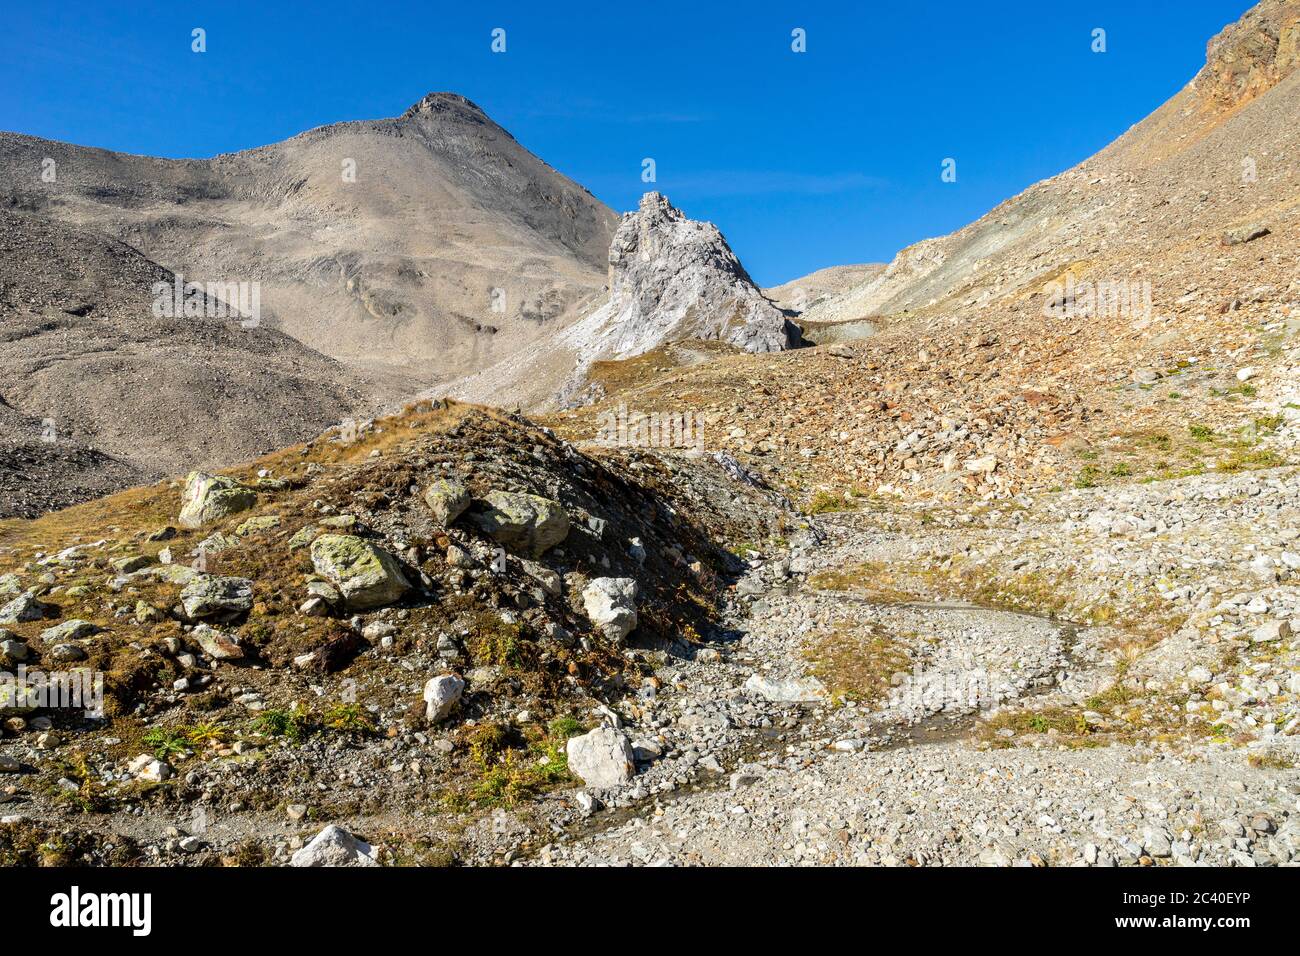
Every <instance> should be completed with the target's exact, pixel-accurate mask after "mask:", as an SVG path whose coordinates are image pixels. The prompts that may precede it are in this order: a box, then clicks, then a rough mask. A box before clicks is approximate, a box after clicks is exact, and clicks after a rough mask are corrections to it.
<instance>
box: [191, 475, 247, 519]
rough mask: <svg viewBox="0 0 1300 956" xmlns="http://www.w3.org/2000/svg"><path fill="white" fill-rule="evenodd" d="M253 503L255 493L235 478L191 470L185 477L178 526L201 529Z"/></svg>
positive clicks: (243, 509)
mask: <svg viewBox="0 0 1300 956" xmlns="http://www.w3.org/2000/svg"><path fill="white" fill-rule="evenodd" d="M256 504H257V494H256V493H255V492H254V491H253V490H252V489H251V488H246V487H244V486H243V485H241V484H240V483H239V482H237V481H235V479H233V478H227V477H226V476H225V475H209V474H207V473H206V472H202V471H192V472H190V473H189V475H188V476H186V478H185V491H184V493H183V494H182V495H181V513H180V518H179V520H178V523H179V524H180V526H181V527H183V528H201V527H203V525H205V524H208V523H209V522H212V521H219V520H220V519H222V518H225V517H228V516H229V515H233V514H238V513H239V512H241V511H247V510H248V509H249V508H252V507H253V506H254V505H256Z"/></svg>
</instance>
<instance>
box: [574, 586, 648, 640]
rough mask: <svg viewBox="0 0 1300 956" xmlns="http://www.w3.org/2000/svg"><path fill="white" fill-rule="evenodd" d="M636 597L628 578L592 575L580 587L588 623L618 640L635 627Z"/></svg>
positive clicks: (634, 587) (635, 590)
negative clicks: (585, 583)
mask: <svg viewBox="0 0 1300 956" xmlns="http://www.w3.org/2000/svg"><path fill="white" fill-rule="evenodd" d="M636 596H637V583H636V581H635V580H634V579H632V578H596V579H594V580H593V581H592V582H591V583H590V584H588V585H587V586H586V587H585V588H583V589H582V605H583V608H584V609H585V610H586V612H587V617H589V618H590V619H591V623H592V624H594V625H596V627H598V628H600V630H601V632H602V633H604V635H605V636H606V637H608V638H609V639H610V640H611V641H614V642H615V643H622V642H623V639H624V638H625V637H627V636H628V634H630V633H632V631H633V629H634V628H635V627H636Z"/></svg>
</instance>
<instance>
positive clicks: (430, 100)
mask: <svg viewBox="0 0 1300 956" xmlns="http://www.w3.org/2000/svg"><path fill="white" fill-rule="evenodd" d="M417 116H456V117H459V118H465V119H472V120H473V121H474V122H479V123H482V122H485V121H487V119H488V115H487V114H486V113H484V112H483V110H482V108H481V107H480V106H479V105H478V104H477V103H475V102H474V101H473V100H471V99H469V98H468V97H465V96H461V95H460V94H459V93H449V92H438V91H435V92H432V93H427V94H425V95H424V96H423V97H421V98H420V99H419V100H418V101H417V102H415V103H413V104H411V106H410V107H409V108H408V109H407V110H406V112H405V113H403V114H402V119H412V118H414V117H417Z"/></svg>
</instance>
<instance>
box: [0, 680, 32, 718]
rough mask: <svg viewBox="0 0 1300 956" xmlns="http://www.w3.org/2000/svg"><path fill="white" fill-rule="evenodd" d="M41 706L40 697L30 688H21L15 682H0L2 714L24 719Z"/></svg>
mask: <svg viewBox="0 0 1300 956" xmlns="http://www.w3.org/2000/svg"><path fill="white" fill-rule="evenodd" d="M39 706H40V697H39V696H38V695H37V693H36V691H34V690H32V689H31V688H30V687H22V686H19V685H18V684H15V683H14V682H13V681H0V714H4V715H5V716H6V717H22V716H25V715H26V714H30V713H31V712H32V711H34V710H36V708H37V707H39Z"/></svg>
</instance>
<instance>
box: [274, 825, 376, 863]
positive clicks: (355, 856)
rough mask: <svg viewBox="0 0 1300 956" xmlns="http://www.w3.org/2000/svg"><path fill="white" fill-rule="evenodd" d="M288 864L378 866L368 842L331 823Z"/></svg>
mask: <svg viewBox="0 0 1300 956" xmlns="http://www.w3.org/2000/svg"><path fill="white" fill-rule="evenodd" d="M289 865H290V866H378V865H379V864H378V862H377V861H376V860H375V851H374V849H373V848H372V847H371V846H370V844H369V843H365V842H364V841H362V840H358V839H357V838H356V837H354V836H353V835H352V834H351V833H349V832H348V831H347V830H345V829H343V828H342V827H341V826H338V825H337V824H334V823H331V824H330V825H329V826H327V827H326V828H325V829H324V830H321V832H320V833H318V834H316V836H315V837H314V838H313V839H312V841H311V842H310V843H308V844H307V845H306V846H305V847H303V848H302V849H301V850H299V851H298V852H297V853H295V854H294V855H293V856H292V857H291V858H290V859H289Z"/></svg>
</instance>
